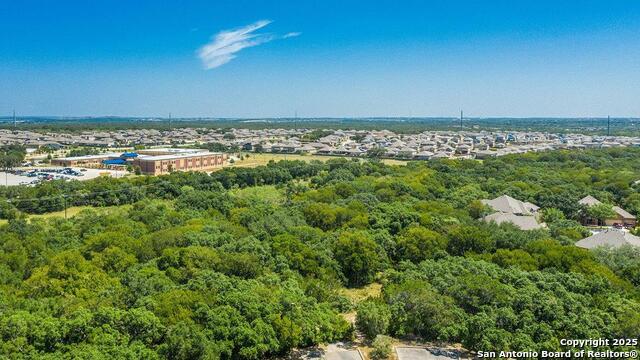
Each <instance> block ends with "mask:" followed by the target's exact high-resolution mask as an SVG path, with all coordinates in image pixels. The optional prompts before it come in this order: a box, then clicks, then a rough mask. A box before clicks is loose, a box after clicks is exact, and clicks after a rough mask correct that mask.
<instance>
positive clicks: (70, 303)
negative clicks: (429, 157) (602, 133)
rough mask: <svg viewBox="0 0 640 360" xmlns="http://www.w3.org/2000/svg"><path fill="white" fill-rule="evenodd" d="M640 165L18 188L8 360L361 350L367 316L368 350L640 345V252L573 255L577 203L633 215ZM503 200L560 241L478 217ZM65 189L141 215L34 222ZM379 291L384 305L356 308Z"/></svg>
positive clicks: (520, 165)
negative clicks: (318, 347) (353, 345)
mask: <svg viewBox="0 0 640 360" xmlns="http://www.w3.org/2000/svg"><path fill="white" fill-rule="evenodd" d="M638 155H640V149H625V150H620V149H610V150H603V151H587V152H565V151H561V152H551V153H539V154H527V155H518V156H509V157H503V158H499V159H490V160H487V161H484V162H482V163H480V162H475V161H450V160H449V161H447V160H445V161H434V162H415V163H410V164H409V165H408V166H388V165H384V164H382V163H380V162H377V161H357V160H355V161H352V160H344V159H333V160H330V161H328V162H326V163H321V162H311V163H305V162H300V161H282V162H278V163H270V164H269V165H267V166H263V167H258V168H254V169H246V168H233V169H224V170H221V171H218V172H214V173H212V174H211V175H207V174H202V173H175V174H170V175H167V176H161V177H138V178H133V179H108V178H104V179H96V180H90V181H86V182H50V183H46V184H42V185H39V186H35V187H17V188H10V189H6V188H3V189H2V191H4V193H3V194H2V196H6V197H10V198H13V199H29V201H33V202H32V203H31V204H32V205H31V206H33V207H28V206H27V205H20V202H15V203H11V204H12V205H11V206H16V207H17V208H16V207H11V208H9V210H10V211H12V212H13V215H12V216H11V218H10V220H9V221H8V223H7V224H6V225H3V226H1V227H0V304H2V305H1V306H0V314H1V315H2V316H0V354H1V355H0V357H8V358H51V359H54V358H55V359H59V358H77V357H95V358H106V357H109V358H113V359H132V358H150V359H154V358H165V359H264V358H269V357H275V356H279V355H283V354H286V353H287V352H288V351H290V350H291V349H292V348H296V347H305V346H310V345H315V344H318V343H324V342H331V341H337V340H340V339H349V338H351V337H352V336H353V334H354V329H353V328H352V326H351V324H350V323H349V322H347V321H346V320H345V318H344V317H343V316H342V315H341V313H347V312H351V311H356V312H357V316H356V324H355V325H356V326H357V328H358V329H359V330H361V331H362V332H363V333H364V334H365V335H367V336H368V337H370V338H374V337H375V336H376V335H379V334H387V335H391V336H395V337H399V338H405V337H406V338H416V337H417V338H419V339H422V340H427V341H446V342H460V343H462V344H463V345H464V346H465V347H467V348H468V349H470V350H478V349H488V348H491V349H495V350H536V349H545V350H550V349H557V348H558V345H559V340H558V339H561V338H578V339H580V338H624V337H637V335H638V334H640V300H639V299H640V292H639V288H638V285H639V284H640V266H638V264H639V263H638V259H637V252H636V251H635V250H633V249H621V250H618V251H615V252H612V251H606V250H600V251H596V252H590V251H587V250H585V249H581V248H577V247H575V246H573V243H574V242H575V241H576V240H578V239H581V238H582V237H584V236H585V235H586V234H588V232H587V231H586V229H585V228H583V227H582V226H580V224H579V223H578V222H577V221H576V216H577V215H576V212H575V205H574V204H573V200H574V199H575V200H577V199H579V198H580V197H581V196H584V195H587V194H592V195H594V196H596V197H598V198H600V199H602V200H608V201H610V202H615V203H619V204H621V205H623V206H625V207H627V208H628V209H629V210H632V211H636V210H637V209H638V208H637V207H634V206H637V205H638V202H637V201H638V188H637V185H634V184H635V181H636V180H637V179H635V177H636V176H638V174H640V171H639V170H640V161H639V160H638V159H640V158H639V157H638ZM505 193H506V194H509V195H511V196H514V197H517V198H519V199H521V200H523V201H532V202H535V203H538V204H539V205H541V206H543V210H542V211H543V216H544V217H545V219H544V220H545V221H546V222H547V223H548V224H549V228H548V229H541V230H535V231H521V230H519V229H517V228H516V227H514V226H511V225H502V226H497V225H495V224H488V223H485V222H483V221H481V220H479V218H480V217H482V216H483V215H484V214H486V213H487V209H486V208H485V207H484V206H482V204H481V203H480V202H479V200H480V199H483V198H490V197H494V196H498V195H502V194H505ZM63 194H73V195H70V196H68V197H67V198H64V200H66V201H68V202H69V203H72V204H90V205H95V206H98V207H99V206H105V205H119V204H130V205H128V206H122V207H117V208H110V209H108V210H105V209H102V210H99V209H97V210H85V211H83V212H81V213H80V214H78V215H76V216H74V217H72V218H70V219H68V220H64V219H61V218H50V219H31V220H28V219H26V218H25V217H24V216H22V214H21V213H19V212H28V211H34V212H38V211H42V209H44V208H42V207H40V206H42V204H43V203H48V204H50V206H53V207H59V206H60V203H57V202H54V199H59V196H61V195H63ZM39 195H42V198H41V199H39V200H30V199H33V198H37V196H39ZM45 195H49V197H46V196H45ZM80 195H81V196H80ZM64 200H63V201H64ZM56 201H57V200H56ZM25 202H26V201H25ZM27 203H29V202H27ZM374 282H377V283H380V284H382V293H381V294H379V295H377V294H372V295H371V296H370V297H369V298H368V299H366V300H364V301H362V302H359V303H357V302H355V301H354V300H353V299H352V298H350V297H348V296H346V295H345V291H344V289H345V287H347V288H352V287H360V286H365V285H369V284H371V283H374Z"/></svg>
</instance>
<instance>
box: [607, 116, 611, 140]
mask: <svg viewBox="0 0 640 360" xmlns="http://www.w3.org/2000/svg"><path fill="white" fill-rule="evenodd" d="M607 136H611V116H609V115H607Z"/></svg>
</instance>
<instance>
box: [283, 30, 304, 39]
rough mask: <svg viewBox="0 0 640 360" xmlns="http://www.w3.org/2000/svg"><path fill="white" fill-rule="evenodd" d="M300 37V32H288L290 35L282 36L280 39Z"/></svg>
mask: <svg viewBox="0 0 640 360" xmlns="http://www.w3.org/2000/svg"><path fill="white" fill-rule="evenodd" d="M300 35H302V33H301V32H297V31H294V32H290V33H286V34H284V36H283V37H282V38H283V39H288V38H292V37H296V36H300Z"/></svg>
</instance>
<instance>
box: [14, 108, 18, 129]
mask: <svg viewBox="0 0 640 360" xmlns="http://www.w3.org/2000/svg"><path fill="white" fill-rule="evenodd" d="M17 126H18V122H17V121H16V109H13V129H14V130H15V129H16V127H17Z"/></svg>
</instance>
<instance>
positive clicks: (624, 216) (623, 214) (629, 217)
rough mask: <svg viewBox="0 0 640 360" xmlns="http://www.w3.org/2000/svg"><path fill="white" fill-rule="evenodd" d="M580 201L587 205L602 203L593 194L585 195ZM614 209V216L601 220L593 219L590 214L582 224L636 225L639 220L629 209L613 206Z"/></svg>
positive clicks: (583, 219) (581, 203)
mask: <svg viewBox="0 0 640 360" xmlns="http://www.w3.org/2000/svg"><path fill="white" fill-rule="evenodd" d="M578 203H580V205H584V206H586V207H591V206H595V205H600V204H602V202H600V201H599V200H598V199H596V198H594V197H593V196H591V195H587V196H585V197H583V198H582V199H580V201H578ZM612 209H613V212H614V213H615V216H614V217H612V218H610V219H605V220H604V221H601V220H599V219H593V218H590V217H588V216H584V217H583V218H582V224H583V225H591V226H613V225H615V224H620V225H622V226H625V227H635V226H636V223H637V221H636V217H635V216H634V215H633V214H631V213H629V212H628V211H626V210H624V209H622V208H621V207H619V206H613V207H612Z"/></svg>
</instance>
